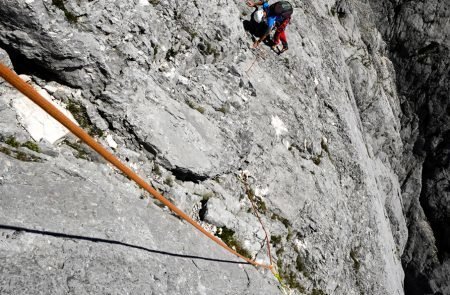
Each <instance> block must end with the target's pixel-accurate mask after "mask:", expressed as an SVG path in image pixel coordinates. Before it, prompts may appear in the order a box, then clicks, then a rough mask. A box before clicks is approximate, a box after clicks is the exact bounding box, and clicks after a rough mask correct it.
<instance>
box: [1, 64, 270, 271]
mask: <svg viewBox="0 0 450 295" xmlns="http://www.w3.org/2000/svg"><path fill="white" fill-rule="evenodd" d="M0 76H1V77H2V78H3V79H5V80H6V81H7V82H8V83H10V84H11V85H12V86H14V87H15V88H16V89H17V90H19V91H20V92H22V93H23V94H24V95H25V96H27V97H28V98H29V99H31V100H32V101H33V102H34V103H36V104H37V105H38V106H39V107H41V108H42V109H43V110H44V111H46V112H47V113H48V114H49V115H50V116H52V117H53V118H55V119H56V120H57V121H59V122H60V123H61V124H62V125H64V126H65V127H66V128H67V129H69V130H70V131H71V132H72V133H73V134H75V135H76V136H77V137H78V138H80V139H81V140H82V141H84V142H85V143H86V144H87V145H88V146H90V147H91V148H92V149H93V150H95V151H96V152H97V153H99V154H100V155H101V156H102V157H103V158H105V159H106V160H107V161H108V162H110V163H111V164H113V165H114V166H115V167H117V169H119V170H120V171H122V172H123V173H124V174H125V175H127V176H128V177H129V178H130V179H132V180H134V182H136V183H137V184H138V185H139V186H140V187H142V188H143V189H145V190H146V191H148V192H149V193H150V194H152V195H153V197H155V198H156V199H158V200H159V201H160V202H161V203H163V204H164V205H166V206H167V207H169V209H170V210H172V211H173V212H174V213H175V214H177V215H178V216H180V217H181V218H183V219H184V220H186V221H187V222H189V223H190V224H191V225H193V226H194V227H195V228H196V229H198V230H199V231H201V232H202V233H203V234H204V235H206V236H207V237H208V238H210V239H211V240H213V241H214V242H216V243H217V244H219V245H220V246H221V247H223V248H224V249H225V250H227V251H229V252H230V253H232V254H234V255H236V256H238V257H240V258H242V259H243V260H245V261H247V262H248V263H250V264H253V265H255V266H261V267H263V268H266V269H272V265H266V264H262V263H258V262H256V261H253V260H251V259H248V258H247V257H244V256H242V255H241V254H239V253H237V252H236V251H235V250H233V249H231V248H230V247H228V246H227V245H226V244H225V243H224V242H223V241H221V240H220V239H218V238H217V237H215V236H214V235H212V234H211V233H209V232H208V231H206V230H205V229H204V228H203V227H201V226H200V225H199V224H198V223H197V222H195V221H194V220H193V219H191V218H190V217H189V216H188V215H187V214H186V213H184V212H183V211H181V210H180V209H178V208H177V207H176V206H175V205H174V204H172V203H171V202H170V201H169V200H167V199H166V198H164V197H163V196H162V195H161V194H160V193H159V192H157V191H156V190H155V189H154V188H153V187H152V186H151V185H149V184H148V183H147V182H146V181H145V180H143V179H142V178H141V177H140V176H139V175H137V174H136V173H135V172H134V171H133V170H131V169H130V168H128V167H127V166H126V165H125V164H123V163H122V162H121V161H120V160H119V159H118V158H117V157H115V156H114V155H113V154H111V153H110V152H109V151H108V150H107V149H106V148H104V147H103V146H102V145H101V144H99V143H98V142H97V141H96V140H95V139H93V138H92V137H91V136H89V134H87V133H86V132H85V131H84V130H83V129H82V128H80V127H79V126H77V125H76V124H75V123H73V122H72V121H71V120H70V119H69V118H67V117H66V116H65V115H64V114H63V113H62V112H60V111H59V110H58V109H57V108H56V107H55V106H53V105H52V104H51V103H50V102H48V101H47V100H46V99H45V98H43V97H42V96H41V95H40V94H39V93H37V91H36V90H34V89H33V87H31V86H30V85H28V84H27V83H26V82H24V81H23V80H22V79H21V78H20V77H19V76H18V75H17V74H16V73H14V72H13V71H11V70H10V69H8V68H7V67H6V66H5V65H3V64H2V63H0Z"/></svg>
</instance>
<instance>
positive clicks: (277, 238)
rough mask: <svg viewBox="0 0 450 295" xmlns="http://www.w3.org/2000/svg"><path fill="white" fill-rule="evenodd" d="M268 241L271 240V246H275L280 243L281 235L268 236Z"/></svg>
mask: <svg viewBox="0 0 450 295" xmlns="http://www.w3.org/2000/svg"><path fill="white" fill-rule="evenodd" d="M270 241H271V242H272V244H273V246H274V247H276V246H278V245H279V244H281V236H270Z"/></svg>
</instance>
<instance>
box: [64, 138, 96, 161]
mask: <svg viewBox="0 0 450 295" xmlns="http://www.w3.org/2000/svg"><path fill="white" fill-rule="evenodd" d="M64 143H65V144H66V145H68V146H70V147H71V148H72V149H74V150H75V151H76V152H77V153H76V154H74V156H75V157H76V158H78V159H83V160H87V161H89V160H91V159H90V157H89V154H88V153H87V151H86V149H85V148H84V147H83V146H82V145H81V144H78V143H75V142H70V141H68V140H64Z"/></svg>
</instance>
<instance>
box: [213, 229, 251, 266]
mask: <svg viewBox="0 0 450 295" xmlns="http://www.w3.org/2000/svg"><path fill="white" fill-rule="evenodd" d="M216 236H218V237H219V238H220V239H221V240H222V241H223V242H224V243H225V244H227V245H228V247H230V248H232V249H234V250H235V251H236V252H238V253H239V254H241V255H242V256H244V257H247V258H249V259H252V256H251V254H250V252H249V251H248V250H247V249H245V248H244V247H243V246H242V244H241V243H240V242H239V241H237V240H236V238H235V237H234V231H233V230H232V229H229V228H227V227H225V226H223V227H219V228H217V232H216Z"/></svg>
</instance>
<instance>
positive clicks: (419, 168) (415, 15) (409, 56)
mask: <svg viewBox="0 0 450 295" xmlns="http://www.w3.org/2000/svg"><path fill="white" fill-rule="evenodd" d="M373 6H374V10H375V11H376V12H377V14H378V15H379V16H378V27H379V28H380V31H381V32H382V33H383V35H384V36H385V38H386V39H387V40H389V43H390V52H391V54H390V55H391V59H392V61H393V62H394V64H395V67H396V70H397V84H398V90H399V94H400V101H401V105H402V126H403V132H402V139H403V142H404V143H405V148H404V159H403V167H404V169H405V171H404V173H402V174H400V175H401V176H402V178H401V181H402V183H403V184H402V191H403V199H404V200H405V205H406V206H405V213H406V216H407V218H408V223H409V226H408V227H409V232H410V235H409V241H408V246H407V248H406V249H405V252H404V254H403V257H402V261H403V266H404V268H405V275H406V278H405V291H406V293H407V294H448V293H449V292H450V286H449V282H450V238H449V237H450V227H449V224H450V207H449V206H450V178H449V176H448V175H449V173H450V170H449V169H450V161H449V159H450V158H449V153H450V137H449V135H450V119H449V114H450V100H449V93H450V75H449V69H450V38H449V37H450V26H449V23H448V19H449V18H450V4H449V3H448V1H427V2H422V1H397V2H396V3H395V4H388V5H386V6H381V5H379V3H376V1H374V3H373ZM439 292H440V293H439Z"/></svg>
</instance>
